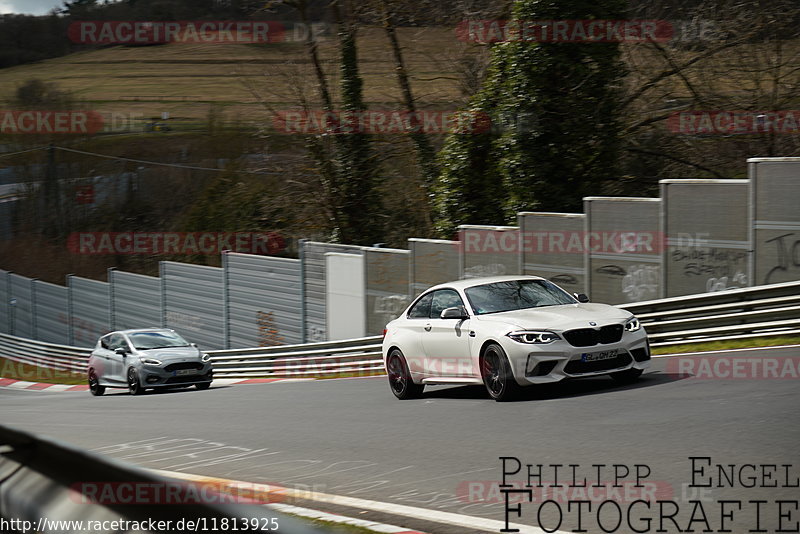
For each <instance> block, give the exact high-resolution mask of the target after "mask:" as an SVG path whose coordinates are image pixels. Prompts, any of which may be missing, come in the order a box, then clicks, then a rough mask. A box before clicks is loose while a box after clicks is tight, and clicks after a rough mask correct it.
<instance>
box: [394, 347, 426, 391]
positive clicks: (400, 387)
mask: <svg viewBox="0 0 800 534" xmlns="http://www.w3.org/2000/svg"><path fill="white" fill-rule="evenodd" d="M386 374H387V375H388V377H389V387H390V388H391V389H392V393H394V396H395V397H397V398H398V399H400V400H406V399H417V398H419V397H421V396H422V390H424V389H425V385H424V384H415V383H414V381H413V380H412V379H411V373H410V372H409V371H408V365H407V364H406V359H405V358H404V357H403V353H402V352H400V349H394V350H393V351H392V352H391V353H390V354H389V357H388V358H387V360H386Z"/></svg>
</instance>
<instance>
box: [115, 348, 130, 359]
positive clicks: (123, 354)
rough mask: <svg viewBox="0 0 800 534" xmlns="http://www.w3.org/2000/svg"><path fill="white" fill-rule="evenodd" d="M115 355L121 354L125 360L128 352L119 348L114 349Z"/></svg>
mask: <svg viewBox="0 0 800 534" xmlns="http://www.w3.org/2000/svg"><path fill="white" fill-rule="evenodd" d="M114 353H115V354H119V355H120V356H122V357H123V358H124V357H125V356H127V355H128V351H127V350H125V349H123V348H122V347H117V348H116V349H114Z"/></svg>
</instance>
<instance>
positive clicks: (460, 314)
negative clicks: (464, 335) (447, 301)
mask: <svg viewBox="0 0 800 534" xmlns="http://www.w3.org/2000/svg"><path fill="white" fill-rule="evenodd" d="M439 317H441V318H442V319H469V314H467V310H465V309H464V307H463V306H453V307H452V308H445V309H443V310H442V313H441V315H439Z"/></svg>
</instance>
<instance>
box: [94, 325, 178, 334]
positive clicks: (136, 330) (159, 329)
mask: <svg viewBox="0 0 800 534" xmlns="http://www.w3.org/2000/svg"><path fill="white" fill-rule="evenodd" d="M141 332H174V330H173V329H171V328H163V327H160V326H156V327H153V328H131V329H129V330H117V331H115V332H109V333H110V334H137V333H141Z"/></svg>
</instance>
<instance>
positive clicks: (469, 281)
mask: <svg viewBox="0 0 800 534" xmlns="http://www.w3.org/2000/svg"><path fill="white" fill-rule="evenodd" d="M511 280H544V278H542V277H541V276H533V275H526V274H517V275H505V276H485V277H481V278H466V279H464V280H454V281H452V282H446V283H444V284H439V285H436V286H433V287H431V288H429V289H426V290H425V292H426V293H427V292H428V291H430V290H431V289H440V288H445V287H450V288H453V289H461V290H463V289H466V288H468V287H473V286H480V285H483V284H493V283H495V282H509V281H511Z"/></svg>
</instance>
